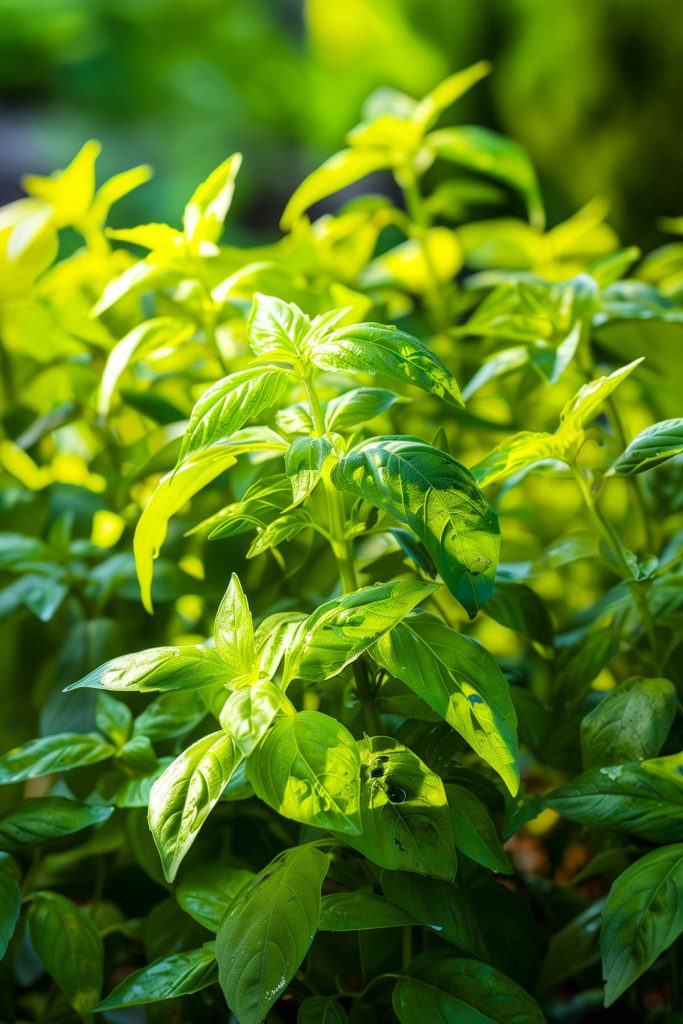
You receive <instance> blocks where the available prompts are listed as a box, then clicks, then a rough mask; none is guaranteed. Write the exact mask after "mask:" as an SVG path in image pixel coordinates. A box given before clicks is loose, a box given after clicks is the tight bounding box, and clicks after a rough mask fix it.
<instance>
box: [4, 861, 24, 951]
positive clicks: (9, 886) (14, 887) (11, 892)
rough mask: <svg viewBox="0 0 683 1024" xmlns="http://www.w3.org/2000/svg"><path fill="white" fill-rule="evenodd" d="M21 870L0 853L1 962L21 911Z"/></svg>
mask: <svg viewBox="0 0 683 1024" xmlns="http://www.w3.org/2000/svg"><path fill="white" fill-rule="evenodd" d="M19 877H20V876H19V870H18V868H17V866H16V864H15V863H14V861H13V860H12V859H11V857H9V856H8V855H7V854H6V853H0V960H2V958H3V957H4V955H5V953H6V952H7V947H8V945H9V942H10V939H11V938H12V935H13V934H14V929H15V927H16V924H17V921H18V920H19V912H20V911H21V889H20V888H19Z"/></svg>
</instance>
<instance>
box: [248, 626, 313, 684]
mask: <svg viewBox="0 0 683 1024" xmlns="http://www.w3.org/2000/svg"><path fill="white" fill-rule="evenodd" d="M305 619H306V616H305V615H304V613H303V612H276V613H275V614H274V615H267V616H266V618H265V619H264V620H263V622H262V623H261V624H260V625H259V627H258V629H257V630H256V649H257V651H258V658H259V671H260V672H261V674H262V675H266V676H268V678H269V679H272V678H273V676H274V675H275V673H276V672H277V670H278V667H279V665H280V662H281V661H282V659H283V658H284V656H285V655H286V653H287V652H288V651H289V650H290V649H291V647H292V644H294V642H295V641H296V638H297V635H298V633H299V626H300V625H301V623H302V622H303V621H304V620H305Z"/></svg>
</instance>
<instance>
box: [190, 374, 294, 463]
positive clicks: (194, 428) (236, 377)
mask: <svg viewBox="0 0 683 1024" xmlns="http://www.w3.org/2000/svg"><path fill="white" fill-rule="evenodd" d="M288 384H289V379H288V377H287V374H286V373H284V372H283V371H282V370H273V369H264V368H263V367H261V366H253V367H250V368H249V369H246V370H238V371H237V373H231V374H230V375H229V376H228V377H223V379H222V380H219V381H218V382H217V383H216V384H214V385H213V386H212V387H210V388H209V389H208V390H207V391H205V392H204V394H203V395H202V396H201V398H199V400H198V401H197V402H196V403H195V405H194V408H193V409H192V413H191V415H190V422H189V423H188V425H187V430H186V431H185V436H184V437H183V443H182V446H181V449H180V456H179V464H180V465H181V466H182V464H183V463H184V462H185V460H186V459H187V458H188V456H190V455H192V453H193V452H198V451H201V450H202V449H205V448H208V447H209V446H210V445H214V444H219V443H220V442H223V441H234V440H235V438H234V436H233V435H234V434H235V433H236V432H237V431H238V430H239V429H240V428H241V427H243V426H244V424H245V423H247V422H248V421H249V420H254V419H257V418H258V417H259V416H260V415H261V413H262V412H264V411H265V410H267V409H270V408H272V406H274V405H277V403H278V402H279V401H280V399H281V398H282V397H283V395H284V394H285V392H286V390H287V387H288Z"/></svg>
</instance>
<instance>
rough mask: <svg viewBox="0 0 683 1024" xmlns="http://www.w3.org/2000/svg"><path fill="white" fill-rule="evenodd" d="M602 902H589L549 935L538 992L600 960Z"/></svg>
mask: <svg viewBox="0 0 683 1024" xmlns="http://www.w3.org/2000/svg"><path fill="white" fill-rule="evenodd" d="M610 852H612V853H613V852H614V851H610ZM598 856H599V855H598ZM598 873H599V872H598ZM573 881H574V882H577V881H578V879H577V878H574V879H573ZM604 902H605V901H604V900H602V899H600V900H598V901H597V902H596V903H593V904H591V906H589V907H587V908H586V909H585V910H584V911H582V913H580V914H578V915H577V916H576V917H574V918H572V920H571V921H569V923H568V924H566V925H565V926H564V927H563V928H561V929H560V930H559V932H555V934H554V935H552V936H551V938H550V941H549V943H548V950H547V953H546V956H545V959H544V961H543V964H542V965H541V972H540V976H539V979H538V989H539V991H540V992H549V991H550V990H551V989H553V988H555V987H556V986H557V985H561V984H562V982H564V981H566V980H567V978H575V977H576V976H577V975H580V974H581V973H582V971H585V970H586V969H587V968H588V967H592V966H593V964H596V963H597V962H598V961H599V960H600V946H599V943H598V940H599V928H600V918H601V917H602V911H603V905H604Z"/></svg>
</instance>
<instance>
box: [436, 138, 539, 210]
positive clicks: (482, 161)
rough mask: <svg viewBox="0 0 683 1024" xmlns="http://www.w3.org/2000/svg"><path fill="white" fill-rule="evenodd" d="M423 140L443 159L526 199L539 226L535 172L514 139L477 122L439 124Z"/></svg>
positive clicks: (525, 154) (537, 189) (528, 207)
mask: <svg viewBox="0 0 683 1024" xmlns="http://www.w3.org/2000/svg"><path fill="white" fill-rule="evenodd" d="M427 142H428V144H429V145H430V146H431V148H432V149H433V150H434V152H435V153H436V155H437V156H439V157H441V158H442V159H443V160H449V161H450V162H451V163H454V164H458V166H460V167H464V168H466V169H467V170H468V171H475V172H476V173H478V174H485V175H487V176H488V177H490V178H495V179H496V180H497V181H502V182H503V183H504V184H505V185H509V186H510V188H513V189H515V190H516V191H517V192H519V193H520V195H521V196H522V197H523V199H524V201H525V203H526V206H527V210H528V212H529V219H530V221H531V223H532V225H533V226H534V227H537V228H540V229H541V230H542V229H543V226H544V224H545V213H544V211H543V200H542V198H541V192H540V189H539V187H538V179H537V178H536V172H535V171H534V167H533V164H532V163H531V160H530V159H529V157H528V155H527V153H526V152H525V150H524V149H523V147H522V146H520V145H519V143H518V142H513V141H512V139H507V138H505V136H504V135H499V134H498V132H494V131H491V129H490V128H482V127H480V126H479V125H467V126H462V127H457V128H455V127H453V128H441V129H439V130H438V131H435V132H432V133H431V134H430V135H428V136H427Z"/></svg>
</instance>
